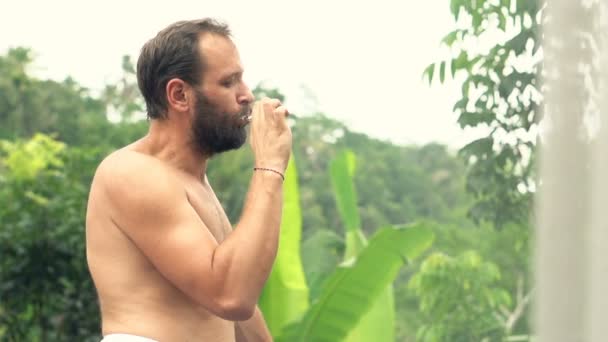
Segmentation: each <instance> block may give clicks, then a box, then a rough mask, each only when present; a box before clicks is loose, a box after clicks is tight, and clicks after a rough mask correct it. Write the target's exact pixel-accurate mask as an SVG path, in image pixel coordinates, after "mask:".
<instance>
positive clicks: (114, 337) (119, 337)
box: [101, 334, 158, 342]
mask: <svg viewBox="0 0 608 342" xmlns="http://www.w3.org/2000/svg"><path fill="white" fill-rule="evenodd" d="M101 342H158V341H157V340H152V339H149V338H147V337H141V336H136V335H129V334H109V335H106V336H104V337H103V340H101Z"/></svg>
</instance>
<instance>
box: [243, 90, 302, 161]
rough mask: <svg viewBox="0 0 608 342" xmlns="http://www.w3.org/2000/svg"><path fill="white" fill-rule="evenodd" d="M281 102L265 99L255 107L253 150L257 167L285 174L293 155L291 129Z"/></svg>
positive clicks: (252, 136)
mask: <svg viewBox="0 0 608 342" xmlns="http://www.w3.org/2000/svg"><path fill="white" fill-rule="evenodd" d="M288 114H289V113H288V111H287V109H286V108H285V107H284V106H282V105H281V101H279V100H276V99H269V98H264V99H262V100H261V101H258V102H256V103H255V105H254V106H253V111H252V119H251V148H252V150H253V155H254V157H255V166H257V167H266V168H272V169H275V170H277V171H280V172H285V169H286V168H287V163H288V162H289V155H290V153H291V139H292V138H291V129H290V128H289V125H287V119H286V117H287V115H288Z"/></svg>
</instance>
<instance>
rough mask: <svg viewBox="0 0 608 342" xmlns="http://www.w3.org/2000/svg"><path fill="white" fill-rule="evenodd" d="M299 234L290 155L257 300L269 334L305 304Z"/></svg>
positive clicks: (295, 178)
mask: <svg viewBox="0 0 608 342" xmlns="http://www.w3.org/2000/svg"><path fill="white" fill-rule="evenodd" d="M301 236H302V213H301V209H300V194H299V190H298V175H297V171H296V166H295V161H294V159H293V158H292V159H291V161H290V163H289V166H288V167H287V171H286V173H285V184H284V188H283V216H282V219H281V235H280V238H279V250H278V252H277V258H276V260H275V263H274V265H273V267H272V272H271V273H270V277H269V278H268V281H267V282H266V285H265V286H264V291H263V293H262V296H261V298H260V302H259V305H260V309H261V310H262V312H263V314H264V318H265V319H266V323H267V324H268V328H269V329H270V332H271V333H272V335H273V336H277V334H278V333H279V332H280V331H281V329H282V328H283V326H285V325H286V324H288V323H290V322H292V321H294V320H297V319H298V318H300V317H301V315H302V314H303V313H304V312H305V311H306V309H307V308H308V287H307V285H306V279H305V278H304V270H303V267H302V260H301V258H300V239H301Z"/></svg>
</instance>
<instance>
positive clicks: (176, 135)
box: [139, 119, 209, 179]
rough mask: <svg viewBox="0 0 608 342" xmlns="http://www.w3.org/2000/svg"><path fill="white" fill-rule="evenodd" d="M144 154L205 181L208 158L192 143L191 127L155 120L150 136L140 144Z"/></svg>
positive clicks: (152, 121)
mask: <svg viewBox="0 0 608 342" xmlns="http://www.w3.org/2000/svg"><path fill="white" fill-rule="evenodd" d="M139 144H140V148H141V149H142V152H144V153H146V154H149V155H151V156H154V157H156V158H158V159H160V160H163V161H165V162H166V163H168V164H170V165H172V166H174V167H176V168H178V169H181V170H183V171H185V172H187V173H189V174H191V175H192V176H194V177H196V178H198V179H203V177H204V175H205V172H206V171H207V161H208V160H209V157H208V156H204V155H202V154H201V153H200V152H199V151H198V150H197V149H196V147H195V146H194V144H193V143H192V141H191V134H190V129H189V126H187V125H183V124H181V125H180V124H179V123H175V122H171V120H168V119H155V120H151V122H150V129H149V130H148V134H147V135H146V136H145V137H143V138H142V139H141V140H140V142H139Z"/></svg>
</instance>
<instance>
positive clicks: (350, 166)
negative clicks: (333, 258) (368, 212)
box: [330, 150, 395, 342]
mask: <svg viewBox="0 0 608 342" xmlns="http://www.w3.org/2000/svg"><path fill="white" fill-rule="evenodd" d="M355 167H356V158H355V155H354V153H352V152H351V151H349V150H344V151H342V152H341V153H340V154H338V156H337V157H336V158H335V159H334V160H333V161H332V163H331V165H330V173H331V181H332V185H333V188H334V194H335V196H336V204H337V207H338V212H339V213H340V217H341V219H342V222H343V224H344V227H345V230H346V233H345V234H346V252H345V254H344V259H345V260H349V259H351V258H356V257H357V255H358V254H359V253H360V252H361V250H362V249H363V248H365V246H366V245H367V239H366V238H365V236H364V235H363V232H362V230H361V219H360V218H359V210H358V209H357V192H356V190H355V184H354V176H355ZM371 340H373V341H379V342H393V341H394V340H395V301H394V298H393V285H392V284H388V285H387V286H386V289H385V290H384V292H383V293H381V294H380V295H379V296H378V299H377V301H376V302H375V303H374V304H373V305H372V306H371V308H370V309H369V311H368V312H367V313H365V315H364V317H363V318H362V319H361V320H360V321H359V323H358V324H357V326H355V327H354V328H353V329H352V331H350V332H349V335H348V336H347V338H346V339H345V341H347V342H366V341H371Z"/></svg>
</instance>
